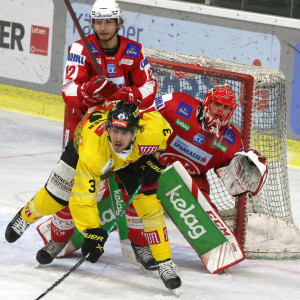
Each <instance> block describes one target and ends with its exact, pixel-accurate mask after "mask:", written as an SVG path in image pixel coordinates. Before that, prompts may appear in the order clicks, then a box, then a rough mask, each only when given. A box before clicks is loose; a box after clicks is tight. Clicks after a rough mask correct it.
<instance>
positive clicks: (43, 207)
mask: <svg viewBox="0 0 300 300" xmlns="http://www.w3.org/2000/svg"><path fill="white" fill-rule="evenodd" d="M33 201H34V207H35V210H36V212H37V213H38V214H41V215H43V216H47V215H52V214H54V213H56V212H57V211H59V210H61V209H62V208H64V207H65V206H66V205H63V204H61V203H58V202H57V201H56V200H55V199H53V198H52V197H51V196H50V194H49V193H48V192H47V190H46V189H45V188H42V189H41V190H39V191H38V192H37V194H36V195H35V197H34V200H33Z"/></svg>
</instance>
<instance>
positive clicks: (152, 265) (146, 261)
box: [131, 243, 158, 277]
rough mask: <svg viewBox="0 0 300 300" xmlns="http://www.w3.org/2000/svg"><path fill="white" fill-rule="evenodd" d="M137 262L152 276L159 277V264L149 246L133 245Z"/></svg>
mask: <svg viewBox="0 0 300 300" xmlns="http://www.w3.org/2000/svg"><path fill="white" fill-rule="evenodd" d="M131 247H132V249H133V251H134V254H135V257H136V260H137V261H138V263H139V264H140V265H141V267H142V269H143V270H144V271H145V272H146V273H147V274H148V275H150V276H153V277H158V262H157V261H156V260H155V258H154V257H153V255H152V251H151V249H150V246H149V245H146V246H144V247H143V246H138V245H136V244H133V243H131Z"/></svg>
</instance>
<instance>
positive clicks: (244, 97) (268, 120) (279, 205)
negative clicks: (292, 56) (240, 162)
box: [146, 48, 300, 258]
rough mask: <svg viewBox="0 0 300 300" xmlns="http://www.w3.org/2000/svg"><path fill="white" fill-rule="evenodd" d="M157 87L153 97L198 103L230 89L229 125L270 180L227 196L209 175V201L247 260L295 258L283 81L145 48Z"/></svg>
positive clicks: (299, 235)
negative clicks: (223, 87) (233, 99)
mask: <svg viewBox="0 0 300 300" xmlns="http://www.w3.org/2000/svg"><path fill="white" fill-rule="evenodd" d="M146 55H147V57H148V60H149V62H150V63H151V65H152V68H153V72H154V75H155V78H156V80H157V82H158V93H157V96H160V95H162V94H168V93H172V92H184V93H187V94H189V95H190V96H192V97H194V98H197V99H199V101H202V100H203V99H204V96H205V93H206V92H207V91H208V90H209V89H211V88H212V87H213V86H215V85H216V84H225V83H226V84H230V86H231V87H232V89H233V90H234V91H235V92H236V95H237V98H238V100H239V101H238V102H239V106H238V108H237V109H236V111H235V113H234V116H233V119H232V123H233V124H234V125H235V126H236V127H237V128H238V129H239V130H240V132H241V134H242V139H243V143H244V147H245V150H248V149H251V148H252V149H256V150H257V151H258V152H260V153H261V154H262V155H264V156H266V157H267V163H268V165H269V175H268V179H267V182H266V184H265V186H264V187H263V189H262V191H261V192H260V193H259V195H257V196H254V197H250V196H240V197H239V198H238V199H235V198H234V197H232V196H230V195H229V194H228V192H227V190H226V189H225V187H224V186H223V183H222V182H221V181H220V180H219V178H218V177H217V176H216V174H215V173H214V172H213V171H212V170H211V171H209V174H208V178H209V182H210V187H211V199H212V201H213V203H214V204H215V205H216V206H217V208H218V209H219V212H220V214H221V215H222V217H223V219H224V220H225V221H226V222H227V224H228V225H229V226H231V227H232V229H233V230H234V232H235V234H236V236H237V238H238V239H239V240H240V242H241V244H242V245H243V247H244V250H245V252H246V255H247V257H249V258H250V257H253V258H255V257H264V258H293V257H300V232H299V229H298V228H297V226H296V225H295V224H294V222H293V216H292V211H291V205H290V196H289V185H288V172H287V146H286V139H287V137H286V114H287V107H286V95H285V88H286V87H285V76H284V74H283V73H282V72H280V71H278V70H275V69H273V68H269V67H259V66H253V65H245V64H240V63H235V62H230V61H225V60H221V59H210V58H207V57H203V56H194V55H186V54H181V53H173V52H168V51H162V50H156V49H152V48H146Z"/></svg>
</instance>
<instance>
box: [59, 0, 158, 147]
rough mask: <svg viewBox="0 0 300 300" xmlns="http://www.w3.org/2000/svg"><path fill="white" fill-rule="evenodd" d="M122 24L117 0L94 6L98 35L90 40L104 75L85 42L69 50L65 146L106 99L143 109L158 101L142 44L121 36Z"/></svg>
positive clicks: (94, 26) (64, 91) (93, 25)
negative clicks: (90, 109)
mask: <svg viewBox="0 0 300 300" xmlns="http://www.w3.org/2000/svg"><path fill="white" fill-rule="evenodd" d="M122 24H123V19H122V12H121V9H120V7H119V5H118V3H117V2H116V1H115V0H97V1H96V2H95V3H94V5H93V7H92V10H91V19H90V27H91V28H92V29H93V30H94V34H91V35H89V36H87V37H86V39H87V41H88V43H89V45H90V48H91V50H92V53H93V54H94V56H95V58H96V61H97V62H98V64H99V65H100V67H101V70H102V73H103V75H99V74H97V73H96V71H95V70H94V69H93V67H92V62H91V60H90V58H89V56H88V53H87V50H86V49H85V47H84V44H83V42H82V41H81V40H79V41H77V42H75V43H73V44H72V45H71V46H70V47H69V53H68V58H67V62H66V66H65V71H64V76H63V87H62V95H63V98H64V101H65V103H66V115H65V126H64V127H65V128H64V145H66V144H67V142H68V141H69V140H70V136H71V137H72V136H73V132H74V130H75V128H76V126H77V124H78V123H79V121H80V120H81V118H82V116H83V115H84V114H85V113H86V111H87V109H88V107H92V106H96V105H99V104H103V100H104V99H109V100H110V101H112V100H122V101H126V102H133V103H135V104H137V105H138V106H139V107H140V109H143V108H147V107H149V106H150V105H152V103H153V101H154V98H155V95H156V90H157V83H156V80H155V78H154V76H153V73H152V70H151V66H150V64H149V63H148V60H147V57H146V56H145V53H144V50H143V47H142V45H141V44H140V43H138V42H135V41H133V40H130V39H128V38H125V37H123V36H120V35H118V34H117V33H118V30H119V29H120V27H121V26H122ZM103 105H104V106H107V105H109V103H105V104H103Z"/></svg>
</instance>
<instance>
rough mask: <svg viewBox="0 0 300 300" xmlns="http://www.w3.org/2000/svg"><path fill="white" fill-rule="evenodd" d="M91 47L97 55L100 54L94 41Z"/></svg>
mask: <svg viewBox="0 0 300 300" xmlns="http://www.w3.org/2000/svg"><path fill="white" fill-rule="evenodd" d="M90 47H91V50H92V52H93V53H94V55H95V56H100V53H99V51H98V50H97V48H96V46H95V45H94V44H93V43H90Z"/></svg>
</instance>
